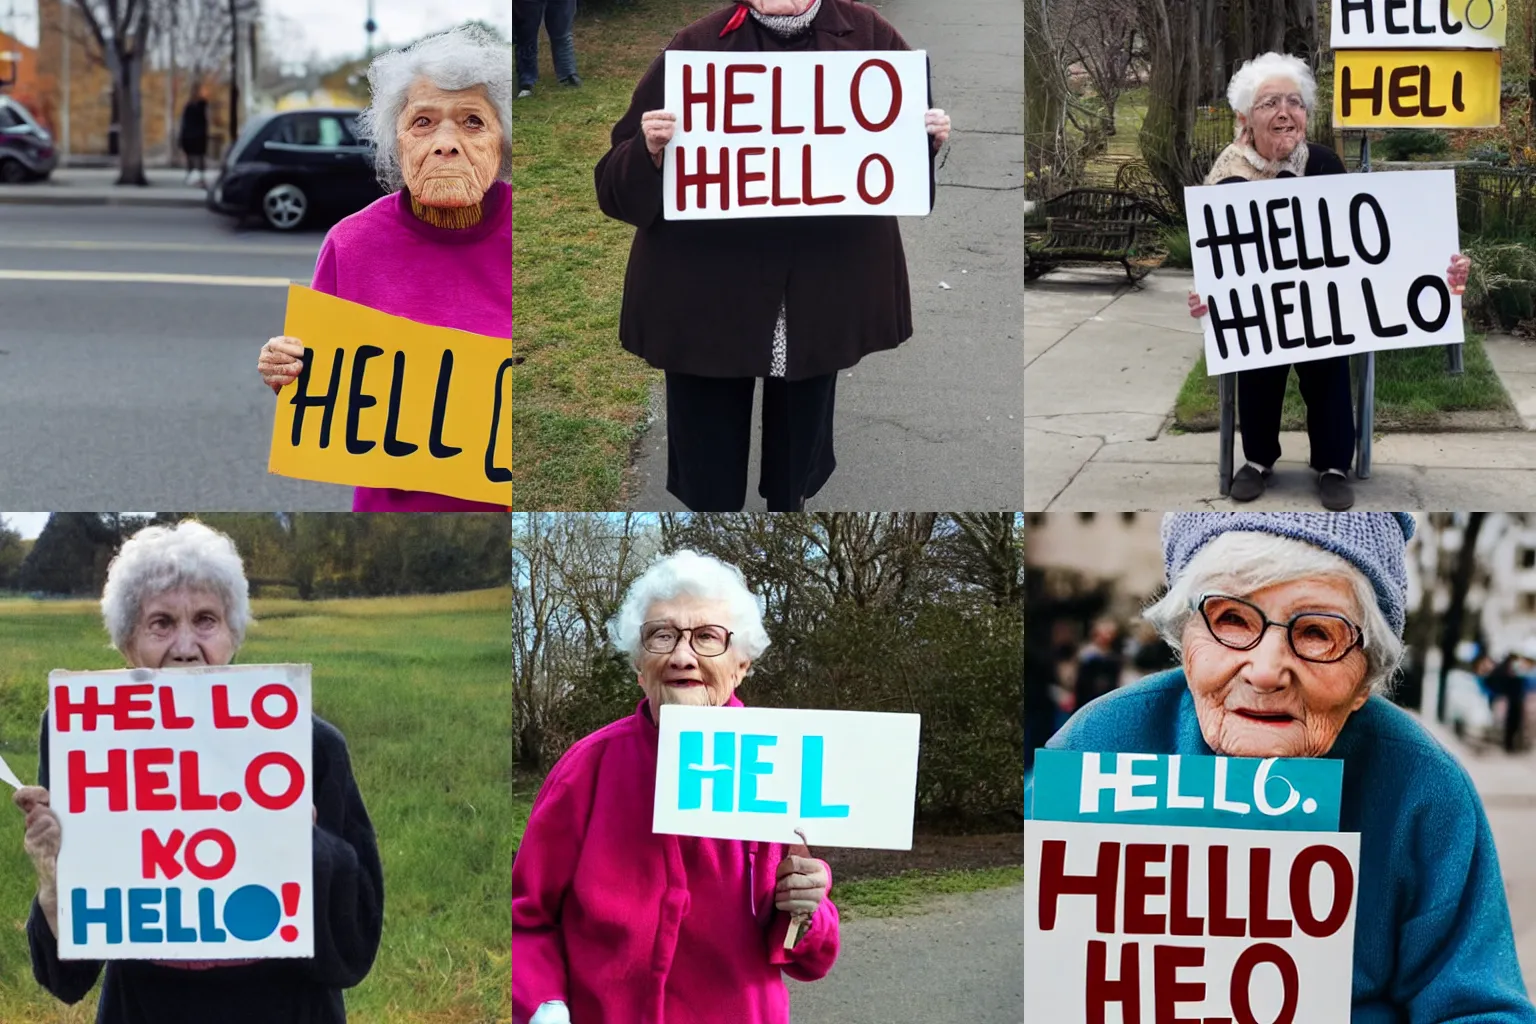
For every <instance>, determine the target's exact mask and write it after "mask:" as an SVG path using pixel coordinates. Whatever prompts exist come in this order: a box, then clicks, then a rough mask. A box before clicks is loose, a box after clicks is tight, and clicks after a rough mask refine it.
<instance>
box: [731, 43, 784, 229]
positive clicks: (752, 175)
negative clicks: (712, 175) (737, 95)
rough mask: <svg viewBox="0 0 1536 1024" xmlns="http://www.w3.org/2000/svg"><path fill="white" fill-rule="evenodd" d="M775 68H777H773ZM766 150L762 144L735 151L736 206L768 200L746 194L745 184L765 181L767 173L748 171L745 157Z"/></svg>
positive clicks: (752, 204)
mask: <svg viewBox="0 0 1536 1024" xmlns="http://www.w3.org/2000/svg"><path fill="white" fill-rule="evenodd" d="M775 70H777V69H775ZM767 152H768V151H767V150H766V149H764V148H763V147H762V146H747V147H746V148H744V149H738V150H737V151H736V205H737V206H762V205H763V204H764V203H766V202H768V197H767V196H749V195H747V186H748V185H750V184H752V183H753V182H757V181H767V180H768V175H767V174H765V173H764V172H762V171H748V170H747V157H749V156H763V155H765V154H766V153H767Z"/></svg>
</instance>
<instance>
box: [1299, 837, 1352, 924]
mask: <svg viewBox="0 0 1536 1024" xmlns="http://www.w3.org/2000/svg"><path fill="white" fill-rule="evenodd" d="M1318 864H1326V865H1328V867H1329V868H1331V869H1332V870H1333V906H1332V907H1330V908H1329V910H1328V916H1327V917H1325V918H1323V919H1322V920H1321V921H1319V920H1318V919H1317V917H1316V916H1315V915H1314V914H1313V913H1312V869H1313V868H1314V867H1316V866H1317V865H1318ZM1354 899H1355V872H1354V869H1353V868H1351V867H1350V866H1349V858H1348V857H1346V856H1345V855H1344V851H1342V850H1340V849H1338V848H1337V847H1334V846H1309V847H1307V848H1306V849H1305V850H1302V851H1301V853H1299V854H1297V855H1296V860H1295V861H1293V862H1292V863H1291V913H1292V914H1293V915H1294V916H1295V918H1296V926H1297V927H1298V928H1300V929H1301V930H1302V931H1303V932H1305V933H1306V934H1308V935H1310V936H1312V937H1313V938H1314V939H1325V938H1327V937H1328V936H1330V935H1332V934H1333V933H1334V932H1336V931H1338V930H1339V929H1340V928H1341V927H1343V925H1344V919H1345V918H1347V917H1348V916H1349V908H1350V905H1351V904H1352V903H1353V902H1354Z"/></svg>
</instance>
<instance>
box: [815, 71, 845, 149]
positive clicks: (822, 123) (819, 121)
mask: <svg viewBox="0 0 1536 1024" xmlns="http://www.w3.org/2000/svg"><path fill="white" fill-rule="evenodd" d="M826 93H827V69H826V68H824V67H822V66H821V65H820V64H817V65H816V134H817V135H841V134H843V133H844V132H846V131H847V130H848V129H847V128H844V127H843V126H842V125H837V124H833V125H829V124H827V116H826V103H825V102H824V101H825V99H826Z"/></svg>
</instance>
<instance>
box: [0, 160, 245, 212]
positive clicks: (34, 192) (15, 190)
mask: <svg viewBox="0 0 1536 1024" xmlns="http://www.w3.org/2000/svg"><path fill="white" fill-rule="evenodd" d="M117 176H118V170H117V168H116V167H61V168H59V169H58V170H56V171H54V172H53V174H51V175H49V176H48V178H47V180H45V181H29V182H27V183H25V184H22V185H0V203H24V204H34V205H40V206H49V205H51V206H184V207H201V206H203V205H205V203H206V201H207V193H206V192H205V191H204V190H203V189H200V188H196V187H191V188H189V187H187V186H186V185H185V184H184V182H185V181H186V180H187V172H186V171H184V170H180V169H178V168H174V167H147V168H145V169H144V176H145V177H146V178H148V179H149V185H148V186H144V187H140V186H136V185H115V184H113V182H115V181H117ZM215 177H217V173H216V171H211V172H210V173H209V176H208V180H209V181H210V182H211V181H212V180H213V179H214V178H215Z"/></svg>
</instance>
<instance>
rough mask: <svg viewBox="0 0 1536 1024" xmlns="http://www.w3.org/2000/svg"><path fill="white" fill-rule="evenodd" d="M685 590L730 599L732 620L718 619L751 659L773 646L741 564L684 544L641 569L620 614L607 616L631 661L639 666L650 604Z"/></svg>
mask: <svg viewBox="0 0 1536 1024" xmlns="http://www.w3.org/2000/svg"><path fill="white" fill-rule="evenodd" d="M685 594H686V595H688V596H690V597H697V598H702V599H704V600H708V601H723V602H724V603H725V605H726V607H727V608H728V609H729V617H730V621H729V622H721V623H717V625H721V626H724V627H725V628H726V629H729V630H730V631H731V646H732V647H733V648H735V649H736V650H737V651H738V652H739V653H741V654H742V655H744V656H745V657H746V658H748V659H749V660H751V661H756V660H757V658H758V655H760V654H762V653H763V652H764V651H765V650H767V649H768V631H767V630H766V629H764V628H763V606H762V602H761V601H760V600H759V599H758V597H757V595H756V594H754V593H752V591H750V590H748V589H747V580H746V577H744V576H742V574H741V570H740V569H738V568H736V567H735V566H734V565H729V564H727V563H725V562H722V561H720V559H718V558H715V557H714V556H712V555H701V554H699V553H698V552H697V551H689V550H686V549H684V550H682V551H674V552H673V553H672V554H670V555H667V556H665V557H663V558H660V559H658V560H656V561H655V562H653V563H652V564H651V566H650V568H648V569H646V570H645V572H643V573H641V574H640V576H639V577H638V578H637V579H636V580H635V582H633V583H631V584H630V585H629V590H628V591H626V592H625V594H624V602H623V604H621V605H620V606H619V611H618V614H616V615H614V617H613V618H612V619H610V620H608V638H609V639H610V640H612V641H613V646H615V647H617V648H618V649H619V650H621V651H623V652H624V653H625V654H627V655H629V662H630V664H631V665H633V666H634V667H636V668H639V667H640V653H641V647H640V627H641V626H643V625H645V621H646V615H647V614H649V612H650V610H651V606H652V605H653V604H655V603H656V602H658V601H670V600H671V599H673V598H674V597H681V596H683V595H685Z"/></svg>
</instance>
